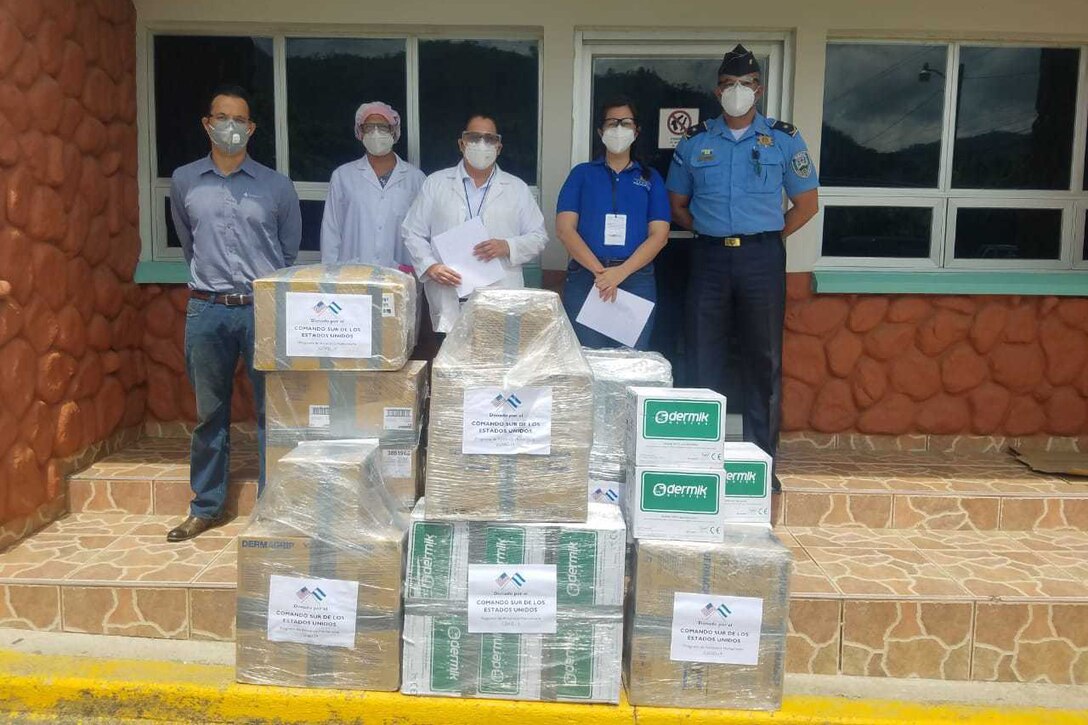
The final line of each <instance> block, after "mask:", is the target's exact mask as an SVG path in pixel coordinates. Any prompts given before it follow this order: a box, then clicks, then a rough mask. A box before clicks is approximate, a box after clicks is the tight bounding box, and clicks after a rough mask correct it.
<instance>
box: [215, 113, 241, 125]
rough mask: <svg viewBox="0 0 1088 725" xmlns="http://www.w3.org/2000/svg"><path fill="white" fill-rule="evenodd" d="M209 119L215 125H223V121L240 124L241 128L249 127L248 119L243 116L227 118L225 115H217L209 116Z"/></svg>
mask: <svg viewBox="0 0 1088 725" xmlns="http://www.w3.org/2000/svg"><path fill="white" fill-rule="evenodd" d="M211 119H212V121H214V122H215V123H223V122H224V121H234V122H235V123H240V124H242V125H243V126H246V125H249V119H248V118H246V117H245V116H228V115H227V114H225V113H217V114H215V115H214V116H211Z"/></svg>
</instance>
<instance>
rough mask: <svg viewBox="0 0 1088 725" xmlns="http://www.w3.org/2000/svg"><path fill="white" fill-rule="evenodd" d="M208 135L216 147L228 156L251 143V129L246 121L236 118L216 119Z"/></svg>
mask: <svg viewBox="0 0 1088 725" xmlns="http://www.w3.org/2000/svg"><path fill="white" fill-rule="evenodd" d="M208 135H209V136H210V137H211V139H212V143H213V144H215V147H216V148H217V149H219V150H220V151H222V152H223V153H225V154H227V155H228V156H233V155H235V154H236V153H238V152H239V151H242V150H243V149H245V147H246V144H247V143H249V129H248V128H246V125H245V124H244V123H238V122H237V121H235V120H234V119H226V120H223V121H216V122H215V123H213V124H212V127H211V130H210V131H209V132H208Z"/></svg>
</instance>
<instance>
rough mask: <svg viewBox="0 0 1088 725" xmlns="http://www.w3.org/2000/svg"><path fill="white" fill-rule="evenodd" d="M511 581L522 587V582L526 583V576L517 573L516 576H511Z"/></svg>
mask: <svg viewBox="0 0 1088 725" xmlns="http://www.w3.org/2000/svg"><path fill="white" fill-rule="evenodd" d="M510 581H512V582H514V583H515V584H517V585H518V586H519V587H520V586H521V585H522V584H524V583H525V577H523V576H522V575H521V574H517V573H515V574H514V576H512V577H510Z"/></svg>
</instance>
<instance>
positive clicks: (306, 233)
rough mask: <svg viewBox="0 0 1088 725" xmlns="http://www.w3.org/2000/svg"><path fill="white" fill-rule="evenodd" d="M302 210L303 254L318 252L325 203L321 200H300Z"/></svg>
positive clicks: (300, 247) (301, 247)
mask: <svg viewBox="0 0 1088 725" xmlns="http://www.w3.org/2000/svg"><path fill="white" fill-rule="evenodd" d="M298 204H299V208H300V209H301V210H302V245H301V246H299V249H301V250H302V251H304V252H318V251H320V250H321V217H322V216H324V214H325V202H324V200H322V199H302V200H301V201H299V203H298Z"/></svg>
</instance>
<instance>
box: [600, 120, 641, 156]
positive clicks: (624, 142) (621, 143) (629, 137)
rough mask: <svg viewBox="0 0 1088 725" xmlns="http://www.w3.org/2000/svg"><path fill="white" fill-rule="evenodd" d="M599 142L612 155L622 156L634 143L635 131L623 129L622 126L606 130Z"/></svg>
mask: <svg viewBox="0 0 1088 725" xmlns="http://www.w3.org/2000/svg"><path fill="white" fill-rule="evenodd" d="M601 141H602V142H603V143H604V147H605V148H606V149H608V150H609V151H611V152H612V153H614V154H622V153H623V152H624V151H626V150H627V149H629V148H631V144H633V143H634V142H635V129H633V128H623V127H622V126H618V127H616V128H609V129H606V130H605V132H604V133H602V134H601Z"/></svg>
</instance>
